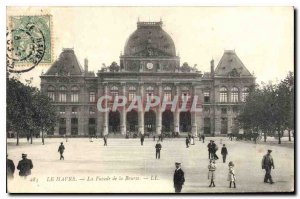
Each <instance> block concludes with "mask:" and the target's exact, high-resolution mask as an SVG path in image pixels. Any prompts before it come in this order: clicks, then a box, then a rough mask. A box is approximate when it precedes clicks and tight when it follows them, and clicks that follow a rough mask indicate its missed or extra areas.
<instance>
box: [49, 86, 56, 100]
mask: <svg viewBox="0 0 300 199" xmlns="http://www.w3.org/2000/svg"><path fill="white" fill-rule="evenodd" d="M47 93H48V97H49V98H50V99H51V100H52V101H55V88H54V87H53V86H49V87H48V89H47Z"/></svg>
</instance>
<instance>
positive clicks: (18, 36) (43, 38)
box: [6, 15, 52, 73]
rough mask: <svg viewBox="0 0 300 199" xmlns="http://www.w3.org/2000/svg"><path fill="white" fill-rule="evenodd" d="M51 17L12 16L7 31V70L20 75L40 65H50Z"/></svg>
mask: <svg viewBox="0 0 300 199" xmlns="http://www.w3.org/2000/svg"><path fill="white" fill-rule="evenodd" d="M50 21H51V16H50V15H45V16H16V17H15V16H12V17H10V28H8V29H7V33H6V38H7V43H6V45H7V49H6V52H7V53H6V57H7V68H8V71H9V72H13V73H20V72H27V71H30V70H32V69H33V68H34V67H35V66H37V65H39V64H50V63H51V61H52V55H51V53H52V48H51V28H50V26H51V22H50Z"/></svg>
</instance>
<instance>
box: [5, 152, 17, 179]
mask: <svg viewBox="0 0 300 199" xmlns="http://www.w3.org/2000/svg"><path fill="white" fill-rule="evenodd" d="M7 157H8V155H6V175H7V178H8V179H13V178H14V173H15V164H14V162H13V161H12V160H11V159H8V158H7Z"/></svg>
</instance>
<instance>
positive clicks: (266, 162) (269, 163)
mask: <svg viewBox="0 0 300 199" xmlns="http://www.w3.org/2000/svg"><path fill="white" fill-rule="evenodd" d="M271 152H272V150H268V153H267V154H266V155H264V157H263V159H262V169H265V170H266V174H265V179H264V183H268V181H269V180H270V184H273V183H274V182H273V180H272V176H271V169H272V168H273V169H275V166H274V161H273V158H272V156H271Z"/></svg>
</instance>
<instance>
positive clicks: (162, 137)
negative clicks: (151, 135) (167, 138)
mask: <svg viewBox="0 0 300 199" xmlns="http://www.w3.org/2000/svg"><path fill="white" fill-rule="evenodd" d="M160 139H161V142H163V139H164V134H161V135H160Z"/></svg>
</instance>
